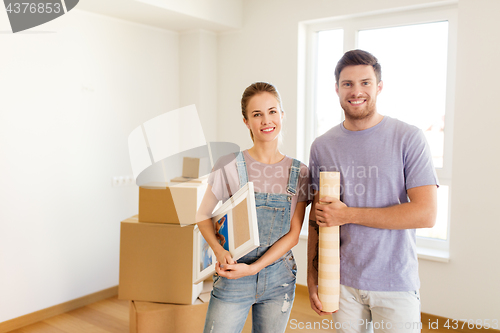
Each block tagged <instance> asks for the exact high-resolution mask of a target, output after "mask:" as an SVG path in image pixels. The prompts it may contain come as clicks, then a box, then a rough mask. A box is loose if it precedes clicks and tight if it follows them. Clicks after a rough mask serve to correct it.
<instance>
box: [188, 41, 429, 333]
mask: <svg viewBox="0 0 500 333" xmlns="http://www.w3.org/2000/svg"><path fill="white" fill-rule="evenodd" d="M335 79H336V92H337V95H338V97H339V100H340V104H341V106H342V108H343V109H344V114H345V121H344V122H343V123H342V124H340V125H338V126H335V127H333V128H332V129H330V130H329V131H328V132H326V133H325V134H324V135H322V136H320V137H318V138H317V139H316V140H315V141H314V143H313V145H312V147H311V155H310V161H309V163H310V164H309V169H308V168H307V166H305V165H304V164H302V163H300V162H299V161H298V160H296V159H293V158H290V157H288V156H285V155H283V154H282V153H281V152H280V151H279V149H278V140H279V137H280V133H281V127H282V121H283V116H284V111H283V109H282V105H281V98H280V95H279V93H278V91H277V90H276V88H275V87H274V86H273V85H271V84H269V83H265V82H256V83H253V84H252V85H250V86H249V87H248V88H247V89H246V90H245V91H244V93H243V96H242V99H241V109H242V114H243V122H244V123H245V125H246V126H247V128H248V129H249V130H250V136H251V137H252V140H253V143H254V145H253V147H251V148H250V149H248V150H245V151H243V152H241V153H239V154H237V155H236V158H235V156H234V155H229V156H226V157H223V158H221V159H220V160H219V161H218V162H217V164H216V166H215V169H220V168H223V169H224V172H213V173H212V174H211V175H210V177H209V186H208V189H207V192H206V194H205V196H204V198H203V201H202V204H201V206H200V209H199V217H202V219H199V221H201V222H199V223H198V226H199V228H200V231H201V233H202V234H203V237H204V238H205V239H206V241H207V242H208V244H209V245H210V247H211V248H212V249H213V251H214V253H215V254H216V256H217V264H216V271H217V274H216V275H215V276H214V285H213V291H212V297H211V299H210V304H209V308H208V312H207V316H206V321H205V330H204V332H214V333H220V332H240V331H241V330H242V328H243V326H244V323H245V320H246V317H247V315H248V312H249V309H250V308H252V324H253V329H252V332H263V333H274V332H284V331H285V329H286V326H287V322H288V318H289V315H290V310H291V307H292V303H293V299H294V295H295V275H296V271H297V266H296V264H295V260H294V257H293V255H292V252H291V248H292V247H293V246H295V245H296V244H297V243H298V241H299V234H300V230H301V227H302V222H303V220H304V215H305V209H306V206H307V205H308V203H310V202H311V201H312V207H311V213H310V216H309V240H308V275H307V284H308V288H309V298H310V302H311V307H312V309H313V310H314V311H316V312H317V313H318V314H319V315H330V313H327V312H323V311H321V309H322V306H321V302H320V301H319V299H318V292H317V282H318V265H317V252H318V231H319V227H320V226H321V227H329V226H341V228H340V242H341V243H340V255H341V262H340V267H341V268H340V269H341V271H340V274H341V281H340V282H341V289H340V309H339V310H338V311H336V312H335V313H333V314H332V316H333V320H334V321H335V322H336V323H339V324H338V325H336V326H335V327H344V329H337V331H339V332H340V331H342V332H365V331H372V330H373V327H374V328H375V331H383V330H385V329H387V328H388V326H389V325H387V324H386V325H380V323H381V322H382V321H383V322H384V323H387V322H388V321H390V322H392V323H394V325H391V327H392V332H399V331H405V332H406V331H412V330H411V329H410V330H404V326H401V325H400V326H397V325H396V323H414V322H420V299H419V297H420V296H419V292H418V289H419V278H418V267H417V266H418V263H417V255H416V245H415V228H426V227H432V226H433V225H434V222H435V218H436V209H437V208H436V207H437V203H436V189H437V178H436V174H435V171H434V167H433V164H432V157H431V154H430V150H429V147H428V145H427V143H426V141H425V138H424V135H423V133H422V132H421V131H420V130H419V129H417V128H416V127H414V126H411V125H408V124H405V123H403V122H401V121H399V120H396V119H392V118H389V117H384V116H382V115H381V114H379V113H378V112H377V109H376V100H377V96H378V94H379V93H380V92H381V90H382V81H381V68H380V65H379V64H378V62H377V59H376V58H375V57H374V56H373V55H371V54H370V53H368V52H365V51H361V50H353V51H349V52H347V53H345V54H344V56H343V57H342V59H340V61H339V62H338V64H337V67H336V69H335ZM283 170H286V172H283ZM363 170H364V172H363ZM368 170H369V172H368ZM320 171H341V184H342V191H341V192H342V193H341V198H342V201H339V200H336V199H334V198H324V199H323V201H324V202H321V204H319V203H318V189H319V172H320ZM248 181H252V182H254V188H255V203H256V206H257V221H258V226H259V239H260V247H258V248H257V249H255V250H254V251H252V252H250V253H249V254H247V255H245V256H244V257H242V258H240V259H239V260H238V262H237V263H236V262H235V261H234V260H233V259H232V257H231V255H230V254H229V252H228V251H226V250H224V248H223V247H222V246H221V245H220V244H219V243H218V241H217V238H216V235H215V233H214V226H213V224H212V222H211V220H210V215H211V213H212V211H213V209H214V207H215V206H216V205H217V203H218V202H219V201H220V200H224V201H225V200H227V199H228V198H229V196H230V195H231V193H234V192H236V191H237V190H238V188H240V187H241V186H243V185H244V184H245V183H246V182H248ZM309 184H311V185H312V186H311V188H312V189H314V190H313V191H310V190H309V189H310V187H309ZM372 323H373V327H372V326H371V325H372ZM412 328H414V327H412Z"/></svg>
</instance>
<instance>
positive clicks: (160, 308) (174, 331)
mask: <svg viewBox="0 0 500 333" xmlns="http://www.w3.org/2000/svg"><path fill="white" fill-rule="evenodd" d="M207 309H208V302H206V303H204V302H203V301H201V300H200V299H198V300H197V301H196V303H195V304H192V305H176V304H161V303H149V302H140V301H131V302H130V333H183V332H190V333H191V332H203V326H205V316H206V314H207Z"/></svg>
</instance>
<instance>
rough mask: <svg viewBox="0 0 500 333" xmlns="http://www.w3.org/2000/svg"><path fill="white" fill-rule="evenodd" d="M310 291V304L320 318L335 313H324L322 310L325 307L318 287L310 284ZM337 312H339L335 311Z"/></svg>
mask: <svg viewBox="0 0 500 333" xmlns="http://www.w3.org/2000/svg"><path fill="white" fill-rule="evenodd" d="M308 289H309V302H310V303H311V309H313V310H314V312H316V313H317V314H318V315H320V316H326V315H331V314H332V313H333V312H323V311H321V309H322V308H323V305H322V304H321V301H320V300H319V297H318V286H317V285H315V284H308ZM335 312H337V311H335Z"/></svg>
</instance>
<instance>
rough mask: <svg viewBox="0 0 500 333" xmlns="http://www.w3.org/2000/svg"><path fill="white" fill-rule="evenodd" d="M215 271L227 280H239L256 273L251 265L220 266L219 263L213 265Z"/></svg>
mask: <svg viewBox="0 0 500 333" xmlns="http://www.w3.org/2000/svg"><path fill="white" fill-rule="evenodd" d="M215 271H216V272H217V274H219V275H220V276H223V277H225V278H227V279H239V278H242V277H244V276H248V275H254V274H257V273H258V272H257V271H256V270H255V269H254V266H252V265H247V264H237V263H234V264H225V265H221V264H220V263H219V262H218V263H217V264H215Z"/></svg>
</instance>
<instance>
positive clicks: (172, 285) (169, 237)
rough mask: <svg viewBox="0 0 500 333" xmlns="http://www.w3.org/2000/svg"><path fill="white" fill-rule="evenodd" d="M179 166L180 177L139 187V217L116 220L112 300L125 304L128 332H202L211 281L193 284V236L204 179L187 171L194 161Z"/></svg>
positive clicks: (196, 161) (203, 190) (187, 161)
mask: <svg viewBox="0 0 500 333" xmlns="http://www.w3.org/2000/svg"><path fill="white" fill-rule="evenodd" d="M183 162H184V163H183V175H182V177H179V178H181V179H176V181H175V182H170V183H169V184H167V183H150V184H146V185H143V186H140V187H139V215H136V216H133V217H131V218H128V219H126V220H124V221H122V222H121V235H120V282H119V292H118V297H119V299H127V300H130V301H131V302H130V332H131V333H132V332H134V333H156V332H158V333H160V332H161V333H166V332H200V331H202V330H203V324H204V322H205V314H206V311H207V308H208V300H209V299H210V289H211V283H209V282H205V286H204V283H203V282H201V283H198V284H193V269H194V263H193V257H194V256H193V254H194V253H193V245H194V244H193V240H194V237H193V233H194V230H195V228H196V225H195V224H194V223H195V222H196V219H195V216H196V211H197V209H198V207H199V205H200V203H201V200H202V198H203V195H204V194H205V191H206V188H207V182H206V178H207V177H205V178H200V177H199V174H198V173H197V172H193V171H195V170H199V167H197V166H196V164H198V166H199V163H200V159H194V158H185V159H184V161H183ZM184 180H189V181H184ZM204 287H205V288H204Z"/></svg>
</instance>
